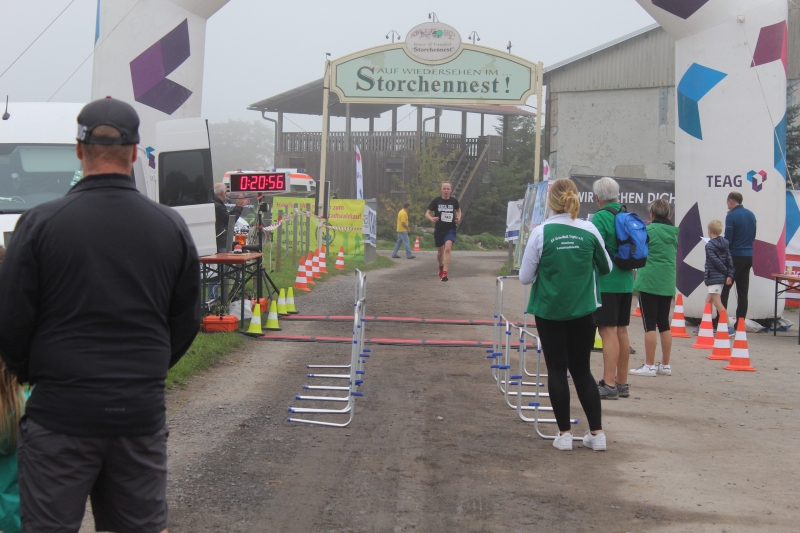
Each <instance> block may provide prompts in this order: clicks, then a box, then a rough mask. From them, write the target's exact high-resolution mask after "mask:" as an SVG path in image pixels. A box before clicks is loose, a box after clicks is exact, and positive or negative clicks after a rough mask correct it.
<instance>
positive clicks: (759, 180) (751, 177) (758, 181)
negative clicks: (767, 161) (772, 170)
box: [747, 170, 767, 192]
mask: <svg viewBox="0 0 800 533" xmlns="http://www.w3.org/2000/svg"><path fill="white" fill-rule="evenodd" d="M747 181H749V182H750V183H752V184H753V190H754V191H755V192H761V189H763V188H764V182H765V181H767V173H766V172H764V171H763V170H759V171H758V172H756V171H755V170H751V171H750V172H748V173H747Z"/></svg>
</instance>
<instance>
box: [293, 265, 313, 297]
mask: <svg viewBox="0 0 800 533" xmlns="http://www.w3.org/2000/svg"><path fill="white" fill-rule="evenodd" d="M294 288H295V289H297V290H300V291H310V290H311V289H309V288H308V283H307V280H306V267H305V265H304V264H303V261H300V266H298V267H297V277H296V278H294Z"/></svg>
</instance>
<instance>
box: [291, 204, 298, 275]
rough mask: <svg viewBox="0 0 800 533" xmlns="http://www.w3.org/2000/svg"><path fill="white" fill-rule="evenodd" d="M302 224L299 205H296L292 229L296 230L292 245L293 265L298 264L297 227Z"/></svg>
mask: <svg viewBox="0 0 800 533" xmlns="http://www.w3.org/2000/svg"><path fill="white" fill-rule="evenodd" d="M299 223H300V217H299V216H298V213H297V204H294V219H292V229H293V230H294V244H293V245H292V264H293V265H296V264H297V225H298V224H299Z"/></svg>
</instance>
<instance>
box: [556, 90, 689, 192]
mask: <svg viewBox="0 0 800 533" xmlns="http://www.w3.org/2000/svg"><path fill="white" fill-rule="evenodd" d="M557 108H558V111H557V114H556V117H554V118H556V120H557V122H556V123H554V124H553V130H552V131H551V145H550V163H551V168H552V169H553V170H554V175H555V176H556V177H558V178H566V177H569V175H570V174H590V175H602V176H613V177H621V178H649V179H669V180H674V179H675V172H674V171H673V170H671V169H670V166H672V165H671V163H672V162H674V161H675V112H674V108H675V89H674V88H672V87H660V88H658V87H657V88H648V89H625V90H608V91H585V92H561V93H558V95H557ZM554 161H555V164H553V162H554Z"/></svg>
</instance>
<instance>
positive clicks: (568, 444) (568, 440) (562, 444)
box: [553, 433, 572, 452]
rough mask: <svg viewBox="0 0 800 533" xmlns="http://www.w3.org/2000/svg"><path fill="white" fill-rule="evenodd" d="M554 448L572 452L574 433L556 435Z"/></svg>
mask: <svg viewBox="0 0 800 533" xmlns="http://www.w3.org/2000/svg"><path fill="white" fill-rule="evenodd" d="M553 446H555V447H556V448H558V449H559V450H561V451H564V452H568V451H571V450H572V433H562V434H560V435H556V440H554V441H553Z"/></svg>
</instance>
